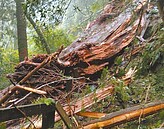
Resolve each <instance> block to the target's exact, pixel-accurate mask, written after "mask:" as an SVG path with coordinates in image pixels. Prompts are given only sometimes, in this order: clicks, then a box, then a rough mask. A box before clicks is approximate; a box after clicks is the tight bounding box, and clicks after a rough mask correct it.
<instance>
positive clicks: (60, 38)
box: [44, 27, 74, 51]
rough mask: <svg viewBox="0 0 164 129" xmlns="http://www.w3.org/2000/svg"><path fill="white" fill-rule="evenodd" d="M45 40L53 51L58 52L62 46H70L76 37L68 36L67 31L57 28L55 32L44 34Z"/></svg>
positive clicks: (49, 31) (51, 30)
mask: <svg viewBox="0 0 164 129" xmlns="http://www.w3.org/2000/svg"><path fill="white" fill-rule="evenodd" d="M44 35H45V38H46V40H47V41H48V43H49V44H50V48H51V51H56V50H57V49H58V48H60V47H61V46H62V45H63V46H64V47H66V46H68V45H69V44H70V43H72V41H73V40H74V36H73V35H71V34H67V33H66V31H65V30H63V29H61V28H58V27H57V28H56V29H55V30H53V29H49V30H47V31H45V32H44Z"/></svg>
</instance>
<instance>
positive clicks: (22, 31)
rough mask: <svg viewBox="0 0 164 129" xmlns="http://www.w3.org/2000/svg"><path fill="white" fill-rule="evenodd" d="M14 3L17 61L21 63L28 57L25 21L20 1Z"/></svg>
mask: <svg viewBox="0 0 164 129" xmlns="http://www.w3.org/2000/svg"><path fill="white" fill-rule="evenodd" d="M15 2H16V17H17V34H18V51H19V61H23V60H24V58H25V57H27V56H28V51H27V34H26V20H25V16H24V13H23V8H22V5H21V0H15Z"/></svg>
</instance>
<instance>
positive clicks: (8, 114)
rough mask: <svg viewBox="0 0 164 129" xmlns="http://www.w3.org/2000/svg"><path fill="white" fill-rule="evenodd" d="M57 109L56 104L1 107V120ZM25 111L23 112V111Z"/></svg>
mask: <svg viewBox="0 0 164 129" xmlns="http://www.w3.org/2000/svg"><path fill="white" fill-rule="evenodd" d="M54 111H55V105H48V106H47V105H46V104H31V105H24V106H17V107H12V108H0V122H3V121H8V120H12V119H17V118H22V117H25V116H24V114H25V115H26V116H32V115H40V114H42V113H44V114H45V113H50V112H54ZM22 112H23V113H22Z"/></svg>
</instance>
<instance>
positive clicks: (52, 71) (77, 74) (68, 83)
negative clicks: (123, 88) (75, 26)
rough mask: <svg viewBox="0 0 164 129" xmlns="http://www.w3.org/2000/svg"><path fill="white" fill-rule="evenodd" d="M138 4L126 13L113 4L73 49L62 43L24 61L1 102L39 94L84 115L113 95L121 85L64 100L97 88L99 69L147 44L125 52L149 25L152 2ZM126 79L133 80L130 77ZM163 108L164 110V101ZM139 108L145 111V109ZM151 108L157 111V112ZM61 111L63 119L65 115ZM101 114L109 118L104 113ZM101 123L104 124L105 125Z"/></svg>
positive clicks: (16, 101) (16, 102)
mask: <svg viewBox="0 0 164 129" xmlns="http://www.w3.org/2000/svg"><path fill="white" fill-rule="evenodd" d="M134 3H136V4H135V5H131V6H128V8H127V9H126V10H124V11H122V12H117V11H116V10H114V8H113V5H112V3H110V4H108V5H107V6H106V7H105V9H104V11H103V12H102V13H101V14H100V16H99V17H98V18H97V19H96V20H94V21H93V22H91V23H90V24H89V25H88V26H87V28H86V30H85V31H84V33H83V34H82V35H81V36H80V37H79V38H78V39H77V40H76V41H74V42H73V43H72V44H71V45H69V46H68V47H66V48H63V47H61V48H60V49H59V50H58V51H57V52H55V53H52V54H49V55H48V54H42V55H37V56H34V57H33V58H31V59H25V60H24V61H23V62H20V63H19V64H18V65H17V66H16V67H15V72H14V73H12V74H8V75H7V77H8V78H9V80H10V81H11V83H12V85H11V86H10V87H8V88H6V89H5V90H2V91H1V92H0V98H1V99H0V104H1V106H4V107H11V106H13V105H14V106H15V105H19V104H24V102H23V100H25V99H27V98H28V97H30V96H31V97H30V101H29V102H31V99H34V98H37V97H38V96H44V97H45V96H46V97H51V98H53V99H55V100H58V101H60V102H61V103H62V105H63V106H64V110H65V111H66V113H67V114H68V115H72V114H76V113H78V114H79V115H80V114H82V113H79V112H80V111H81V110H82V109H83V108H85V109H86V108H88V107H89V106H92V105H93V104H94V103H96V102H95V101H94V99H95V98H94V97H96V99H97V100H98V101H100V100H102V99H104V98H105V97H107V96H109V95H111V94H112V92H113V91H114V87H115V85H109V86H108V87H105V88H104V89H98V90H97V92H96V93H91V94H89V95H88V96H85V97H84V98H80V99H78V100H76V101H73V102H72V103H67V106H66V105H64V103H65V100H64V99H66V98H67V96H69V95H71V94H73V92H76V91H81V89H82V88H83V87H85V86H86V85H89V86H90V85H94V87H96V88H97V87H98V86H99V85H98V83H97V82H93V80H97V79H98V77H100V75H99V76H97V73H98V72H99V71H101V70H102V69H103V68H105V67H106V66H108V67H109V68H110V67H111V66H112V65H113V62H114V59H115V58H116V57H117V56H118V55H120V54H124V57H125V58H127V59H129V58H130V56H132V55H133V54H136V53H137V52H139V51H140V50H141V49H142V48H143V47H144V43H143V44H141V45H139V46H137V47H134V49H133V50H132V51H131V52H129V53H124V48H126V47H128V46H129V45H131V44H130V43H131V42H132V40H133V39H134V38H135V37H138V39H139V40H141V42H142V38H143V35H144V33H145V30H146V28H147V25H148V23H149V20H148V19H147V17H146V13H145V9H146V7H147V1H146V0H141V1H137V0H134ZM127 59H125V62H127V63H126V64H125V67H126V65H127V64H128V61H127ZM122 79H125V81H126V83H129V80H130V77H129V78H128V77H124V78H122ZM28 87H30V88H28ZM22 89H23V90H22ZM65 91H67V92H65ZM33 93H35V94H33ZM36 94H39V95H36ZM33 96H35V97H33ZM15 98H16V99H15ZM161 109H163V104H162V108H160V110H161ZM138 110H139V109H138ZM156 111H158V108H157V110H156ZM137 112H139V113H141V112H142V110H139V111H137ZM150 112H151V113H154V112H153V111H152V110H151V111H150ZM148 114H149V113H148ZM55 115H56V119H57V120H59V119H60V118H59V116H58V115H57V114H55ZM83 115H84V114H83ZM99 115H100V117H102V116H103V117H104V114H99ZM124 115H125V114H124ZM145 115H146V113H145ZM125 116H126V115H125ZM105 118H106V119H109V118H108V117H105ZM134 118H138V116H134ZM126 120H127V119H126ZM126 120H123V121H126ZM105 121H106V120H104V121H103V122H105ZM107 123H109V122H107ZM115 123H117V122H115ZM115 123H113V124H115ZM113 124H112V125H113ZM98 125H100V126H101V124H99V123H98ZM106 125H108V124H106ZM90 126H92V125H86V128H87V127H90ZM93 126H94V127H96V126H95V125H93ZM96 128H97V127H96Z"/></svg>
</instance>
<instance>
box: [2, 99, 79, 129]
mask: <svg viewBox="0 0 164 129" xmlns="http://www.w3.org/2000/svg"><path fill="white" fill-rule="evenodd" d="M55 111H57V112H58V114H59V115H60V117H61V119H62V120H63V122H64V123H65V125H66V126H67V128H68V129H76V127H75V126H74V124H73V123H72V121H71V120H70V118H69V117H68V115H67V114H66V113H65V111H64V110H63V107H62V106H61V105H60V103H58V102H56V103H54V104H52V105H46V104H30V105H23V106H16V107H12V108H0V122H4V121H8V120H13V119H18V118H23V117H30V116H33V115H42V129H48V128H53V127H54V124H55V121H54V120H55Z"/></svg>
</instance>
